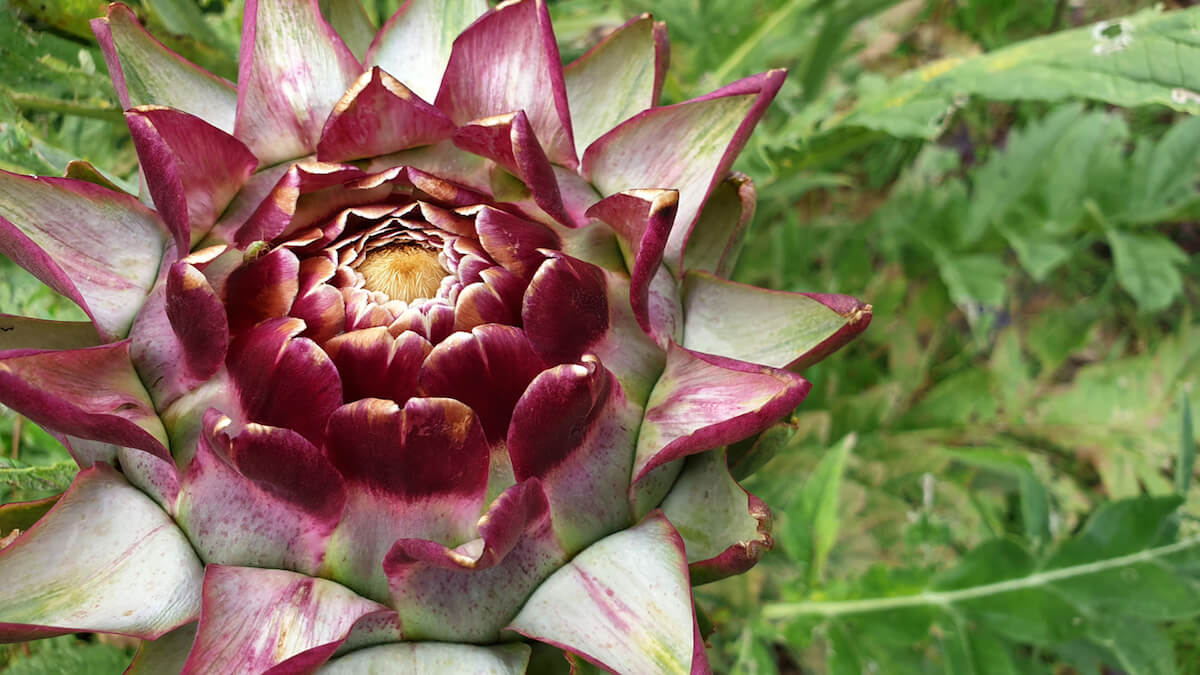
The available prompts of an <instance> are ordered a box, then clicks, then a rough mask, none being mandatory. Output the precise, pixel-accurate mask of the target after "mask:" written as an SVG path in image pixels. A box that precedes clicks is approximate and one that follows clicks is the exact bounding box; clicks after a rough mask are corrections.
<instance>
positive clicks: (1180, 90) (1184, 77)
mask: <svg viewBox="0 0 1200 675" xmlns="http://www.w3.org/2000/svg"><path fill="white" fill-rule="evenodd" d="M1198 26H1200V8H1193V9H1190V10H1183V11H1178V12H1162V11H1160V10H1146V11H1143V12H1139V13H1137V14H1135V15H1133V16H1130V17H1128V18H1126V19H1119V20H1115V21H1111V22H1106V23H1102V24H1096V25H1091V26H1085V27H1082V28H1078V29H1075V30H1069V31H1064V32H1061V33H1057V34H1054V35H1049V36H1046V37H1041V38H1035V39H1032V40H1027V41H1025V42H1020V43H1017V44H1015V45H1012V46H1009V47H1005V48H1003V49H999V50H996V51H994V52H990V53H988V54H984V55H982V56H976V57H967V58H950V59H943V60H941V61H937V62H934V63H931V64H929V65H927V66H925V67H923V68H919V69H917V70H914V71H911V72H909V73H906V74H905V75H903V76H901V77H899V78H897V79H896V80H894V81H893V82H892V83H891V84H889V85H888V86H887V87H884V88H882V89H881V90H877V91H874V92H872V93H871V94H870V95H866V96H863V97H861V98H860V99H859V100H858V101H857V103H856V104H855V105H854V106H853V107H851V108H850V109H848V110H847V111H846V112H845V113H844V114H843V115H842V116H841V117H839V118H837V119H836V120H834V121H833V122H832V123H830V124H828V125H827V127H826V128H834V127H837V126H861V127H867V128H870V129H878V130H881V131H885V132H887V133H889V134H892V135H894V136H915V137H920V138H934V137H936V136H937V135H938V134H939V133H940V132H941V130H942V128H943V124H944V121H945V118H946V116H947V114H948V113H949V112H950V111H952V110H953V109H954V108H955V107H956V106H957V105H960V104H961V103H962V102H963V101H964V99H966V98H967V97H971V96H978V97H982V98H985V99H994V100H1046V101H1060V100H1065V99H1072V98H1082V99H1091V100H1097V101H1103V102H1106V103H1112V104H1115V105H1121V106H1137V105H1146V104H1151V103H1157V104H1161V105H1165V106H1168V107H1171V108H1174V109H1176V110H1183V111H1187V112H1192V113H1195V112H1200V93H1197V92H1200V73H1197V72H1196V69H1195V68H1191V67H1189V66H1188V64H1194V63H1197V62H1200V41H1197V40H1196V39H1195V31H1196V29H1197V27H1198Z"/></svg>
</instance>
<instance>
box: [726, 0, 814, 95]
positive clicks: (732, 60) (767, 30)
mask: <svg viewBox="0 0 1200 675" xmlns="http://www.w3.org/2000/svg"><path fill="white" fill-rule="evenodd" d="M812 2H813V0H790V2H788V3H786V4H784V5H783V6H782V7H780V8H779V9H777V10H775V11H774V12H771V15H770V16H768V17H767V20H766V21H763V22H762V23H761V24H759V26H758V29H756V30H755V31H754V32H753V33H751V34H750V37H748V38H746V40H745V41H744V42H742V44H740V45H738V48H737V49H735V50H733V53H732V54H730V55H729V56H728V57H726V59H725V60H724V61H723V62H721V65H720V66H718V67H717V69H716V70H714V71H713V74H712V78H713V80H714V81H716V82H725V81H726V80H727V79H728V78H729V76H730V74H731V73H732V72H733V71H734V70H736V69H737V67H738V66H740V65H742V61H744V60H745V59H746V57H747V56H749V55H750V52H752V51H754V48H755V47H757V46H758V43H760V42H762V41H763V40H765V39H766V37H767V36H768V35H770V34H771V31H773V30H775V28H776V27H777V26H778V25H779V24H780V23H782V22H783V20H784V19H786V18H788V16H789V15H790V14H791V13H792V12H795V11H796V10H798V9H800V8H801V7H806V6H808V5H810V4H812Z"/></svg>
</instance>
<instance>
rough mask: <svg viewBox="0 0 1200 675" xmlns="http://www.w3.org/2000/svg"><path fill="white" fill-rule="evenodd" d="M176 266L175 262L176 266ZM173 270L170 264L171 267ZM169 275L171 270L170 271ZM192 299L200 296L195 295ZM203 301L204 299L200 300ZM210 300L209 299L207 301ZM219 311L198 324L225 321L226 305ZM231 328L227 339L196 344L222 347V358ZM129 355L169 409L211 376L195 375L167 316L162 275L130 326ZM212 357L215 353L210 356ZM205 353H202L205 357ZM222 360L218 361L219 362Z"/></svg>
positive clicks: (160, 404) (160, 405) (154, 394)
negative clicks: (188, 364) (131, 326)
mask: <svg viewBox="0 0 1200 675" xmlns="http://www.w3.org/2000/svg"><path fill="white" fill-rule="evenodd" d="M172 267H173V266H172ZM168 270H169V268H168ZM168 276H169V271H168ZM191 300H193V301H196V300H199V299H198V298H197V297H195V296H193V297H192V298H191ZM200 302H201V303H203V301H202V300H200ZM204 304H207V303H204ZM216 309H217V313H216V314H213V315H210V316H207V317H204V318H203V319H200V320H198V321H197V320H196V317H190V316H189V317H188V318H187V320H188V321H195V323H196V325H195V326H193V327H194V328H196V329H198V330H199V331H204V329H205V327H206V326H207V327H211V326H210V324H211V323H214V322H220V323H221V324H224V323H225V309H224V308H223V307H221V306H220V303H218V304H217V305H216ZM228 344H229V339H228V332H226V334H225V340H224V342H217V343H214V344H203V345H196V344H195V343H193V345H192V346H194V347H195V346H199V347H200V348H201V349H210V350H220V358H221V359H224V356H225V347H226V346H228ZM129 357H130V359H131V360H132V361H133V365H134V368H135V369H136V370H137V372H138V375H139V376H140V377H141V378H142V380H143V381H144V382H145V383H146V389H147V391H148V392H149V393H150V398H151V400H153V401H154V405H155V408H156V409H160V410H162V409H166V408H167V406H169V405H171V403H172V402H174V401H175V400H176V399H178V398H179V397H180V396H183V395H184V394H185V393H187V392H188V391H190V390H192V389H194V388H196V386H197V385H198V384H200V383H202V382H203V381H204V379H205V377H207V375H204V376H196V375H193V374H192V372H191V371H190V369H189V368H188V366H187V361H188V358H189V356H188V354H187V353H186V348H185V347H184V344H183V342H182V341H181V340H180V338H179V335H178V334H177V333H176V332H175V329H174V328H172V326H171V321H170V319H169V318H168V316H167V280H166V279H160V280H159V282H158V283H157V284H155V286H154V289H153V290H152V291H150V295H149V296H148V297H147V298H146V304H144V305H142V310H141V312H139V313H138V315H137V319H135V320H134V322H133V328H131V329H130V330H129ZM210 358H211V357H210ZM203 359H204V357H201V360H203ZM219 365H220V363H219V362H218V366H219Z"/></svg>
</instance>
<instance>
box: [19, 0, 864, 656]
mask: <svg viewBox="0 0 1200 675" xmlns="http://www.w3.org/2000/svg"><path fill="white" fill-rule="evenodd" d="M330 5H331V7H332V9H330V12H329V14H328V16H326V15H323V14H322V11H321V7H320V6H319V5H318V2H317V0H247V2H246V6H245V20H244V28H243V34H242V45H241V54H240V61H239V71H238V78H237V79H238V81H237V84H236V85H234V84H231V83H230V82H227V81H225V80H223V79H221V78H218V77H216V76H214V75H212V74H210V73H208V72H206V71H204V70H202V69H201V68H199V67H197V66H195V65H193V64H192V63H190V62H188V61H186V60H184V59H183V58H181V57H180V56H178V55H177V54H174V53H173V52H171V51H169V50H167V49H166V48H165V47H163V45H162V44H160V43H159V42H158V41H157V40H155V39H154V38H153V37H152V36H151V35H150V34H149V33H147V32H146V31H145V30H144V29H143V28H142V27H141V25H139V23H138V22H137V20H136V18H135V16H134V14H133V12H132V11H131V10H130V9H129V8H128V7H126V6H124V5H121V4H113V5H111V6H110V7H109V8H108V12H107V16H105V17H103V18H100V19H96V20H95V21H94V22H93V27H94V30H95V33H96V36H97V38H98V39H99V41H100V45H101V47H102V48H103V50H104V54H105V56H106V60H107V64H108V69H109V72H110V74H111V76H112V80H113V84H114V86H115V88H116V91H117V93H118V95H119V97H120V100H121V103H122V104H123V107H124V108H126V113H125V117H126V121H127V123H128V127H129V131H130V133H131V134H132V138H133V141H134V145H135V148H136V150H137V154H138V157H139V160H140V168H141V177H142V192H143V194H142V195H141V197H140V198H139V197H138V196H134V195H130V194H126V193H124V192H122V191H121V190H120V189H118V188H117V187H116V186H115V185H114V184H112V183H111V182H109V181H108V180H107V179H105V178H104V177H103V176H102V175H101V174H99V172H97V171H95V170H94V169H93V168H91V167H90V166H89V165H87V164H83V163H76V164H74V165H73V167H72V169H71V170H70V171H69V172H68V175H69V176H70V177H67V178H53V177H29V176H23V175H18V174H12V173H2V174H0V251H2V252H3V253H4V254H5V255H7V256H9V257H10V258H12V259H13V260H14V261H16V262H17V263H18V264H20V265H21V266H23V267H24V268H25V269H27V270H29V271H30V272H31V273H33V274H34V275H35V276H37V277H38V278H39V279H41V280H42V281H43V282H45V283H46V284H48V285H49V286H51V287H52V288H53V289H55V290H56V291H58V292H59V293H61V294H63V295H64V296H66V297H68V298H70V299H72V300H73V301H75V302H76V303H78V305H79V306H80V307H81V308H82V309H83V310H84V311H85V312H86V313H87V315H88V316H89V317H90V318H91V321H90V322H79V323H70V322H54V321H46V320H40V319H35V318H28V317H16V316H0V325H2V326H3V327H4V328H5V330H4V331H3V332H2V333H0V402H2V403H4V404H5V405H8V406H10V407H12V408H13V409H15V410H17V411H18V412H20V413H22V414H24V415H27V416H28V417H30V418H31V419H33V420H34V421H36V422H37V423H39V424H41V425H43V426H44V427H45V428H47V429H49V430H51V431H52V432H53V433H54V434H56V436H57V437H58V438H60V440H62V442H63V443H64V444H65V445H66V446H67V448H68V449H69V450H70V451H71V454H72V456H73V457H74V458H75V459H76V460H77V461H78V463H79V466H80V468H81V470H80V472H79V474H78V476H77V477H76V479H75V480H74V482H73V483H72V484H71V486H70V488H69V489H68V490H67V491H66V492H65V493H63V494H62V495H59V496H57V497H53V498H50V499H47V500H42V501H38V502H27V503H14V504H8V505H4V506H3V507H0V537H2V538H3V539H2V543H0V579H2V580H3V583H0V639H2V640H5V641H19V640H29V639H34V638H39V637H46V636H51V635H57V634H62V633H68V632H75V631H95V632H107V633H117V634H123V635H130V636H135V637H138V638H141V639H143V640H144V641H143V643H142V646H141V649H140V651H139V653H138V656H137V657H136V659H135V661H134V663H133V665H132V666H131V670H130V672H147V673H168V672H186V673H209V672H212V673H260V672H271V673H300V672H305V673H308V672H318V671H319V672H333V673H337V672H345V673H360V672H376V673H466V672H495V673H521V672H524V671H525V669H526V667H527V664H528V661H529V658H530V653H531V647H530V645H532V644H534V643H539V642H540V643H544V644H546V645H552V646H553V647H555V648H559V649H562V650H564V651H565V652H566V654H567V655H568V656H569V658H570V659H584V660H586V661H589V662H591V663H593V664H595V665H597V666H599V667H601V668H604V669H607V670H610V671H613V672H617V673H632V674H636V675H642V674H651V673H704V672H708V662H707V659H706V657H705V651H704V645H703V640H702V638H701V637H700V633H699V630H698V628H697V625H696V613H695V608H694V606H693V598H692V594H691V586H692V585H695V584H699V583H707V582H709V581H712V580H716V579H720V578H722V577H725V576H729V575H731V574H737V573H741V572H743V571H745V570H747V569H748V568H749V567H751V566H752V565H754V563H755V562H757V560H758V559H759V558H760V557H761V555H762V554H763V552H764V551H765V550H767V549H768V548H769V547H770V545H771V539H770V534H769V525H770V523H769V520H770V514H769V511H768V510H767V508H766V507H765V505H763V504H762V502H760V501H759V500H758V499H756V498H754V497H753V496H751V495H748V494H747V493H746V492H745V491H744V490H742V489H741V488H740V486H739V485H738V484H737V482H736V481H735V480H734V479H733V478H732V477H731V475H730V473H729V470H728V469H727V467H726V459H725V447H726V446H728V445H729V444H731V443H735V442H738V441H742V440H744V439H747V438H750V437H752V436H753V435H755V434H757V433H759V432H761V431H762V430H763V429H765V428H766V427H767V426H769V425H771V424H773V423H775V422H776V421H778V420H779V419H781V418H782V417H784V416H786V415H787V414H789V413H790V411H792V409H794V408H795V407H796V406H797V405H798V404H799V403H800V401H801V400H802V399H803V398H804V396H805V394H806V393H807V391H808V389H809V384H808V383H807V382H806V381H805V380H804V379H803V378H802V377H801V376H800V375H798V374H797V372H798V371H799V370H800V369H802V368H803V367H806V366H808V365H810V364H812V363H814V362H816V361H817V360H819V359H821V358H823V357H824V356H825V355H827V354H829V353H830V352H832V351H833V350H834V349H836V348H837V347H839V346H840V345H842V344H843V343H845V342H846V341H847V340H849V339H850V338H851V337H853V336H854V335H855V334H857V333H858V332H859V331H861V330H862V329H863V328H865V327H866V325H867V323H869V321H870V307H869V306H868V305H863V304H861V303H859V302H858V301H856V300H853V299H851V298H848V297H845V296H834V295H820V294H801V293H785V292H776V291H768V290H763V289H759V288H754V287H750V286H746V285H743V284H739V283H735V282H732V281H730V280H729V279H728V277H729V275H730V272H731V270H732V267H733V265H734V261H735V259H736V256H737V252H738V249H739V247H740V242H741V239H742V237H743V235H744V233H745V229H746V226H747V224H748V221H749V219H750V217H751V215H752V213H753V209H754V203H755V192H754V188H753V185H752V184H751V183H750V181H749V180H748V179H747V178H745V177H744V176H740V175H737V174H731V173H730V167H731V165H732V163H733V160H734V158H735V157H736V155H737V153H738V152H739V151H740V150H741V148H742V147H743V145H744V144H745V141H746V138H747V136H748V135H749V133H750V131H751V129H752V127H753V126H754V125H755V124H756V123H757V121H758V120H759V118H760V117H761V116H762V114H763V112H764V109H765V107H766V106H767V105H768V103H769V102H770V101H771V99H772V98H773V97H774V95H775V93H776V92H777V90H778V89H779V87H780V85H781V83H782V81H783V78H784V74H783V72H781V71H773V72H768V73H764V74H761V75H757V76H754V77H749V78H746V79H744V80H740V81H738V82H734V83H733V84H730V85H728V86H726V87H723V88H721V89H719V90H717V91H714V92H712V93H711V94H708V95H706V96H702V97H700V98H697V99H694V100H690V101H686V102H684V103H679V104H677V105H670V106H658V105H657V102H658V98H659V92H660V90H661V88H662V83H663V78H664V73H665V69H666V61H667V58H666V57H667V42H666V31H665V28H664V27H663V25H662V24H659V23H656V22H655V21H654V20H653V19H652V18H651V17H649V16H642V17H637V18H634V19H633V20H631V21H629V22H628V23H626V24H625V25H623V26H621V27H620V28H619V29H617V30H616V31H614V32H613V33H611V34H610V35H609V36H608V37H606V38H605V39H604V40H603V41H602V42H600V43H599V44H598V45H596V46H595V47H594V48H593V49H592V50H591V51H589V52H587V53H586V54H585V55H583V56H582V57H581V58H579V59H578V60H577V61H575V62H573V63H571V64H569V65H567V66H565V67H564V66H563V65H562V62H561V59H560V57H559V53H558V47H557V45H556V42H555V38H554V34H553V32H552V30H551V26H550V20H549V15H548V13H547V9H546V4H545V2H544V0H517V1H514V2H504V3H501V4H500V5H499V6H496V7H492V8H490V7H489V6H488V4H487V2H486V1H485V0H448V1H445V2H442V1H434V0H408V2H406V3H404V5H403V6H402V7H401V9H400V10H399V11H398V12H397V13H396V14H395V15H394V16H392V17H391V18H390V19H389V20H388V21H387V22H386V23H385V24H384V25H383V26H382V28H381V29H379V30H378V31H376V30H375V29H374V28H373V27H372V26H371V25H370V23H369V22H368V21H367V20H366V18H365V15H364V14H363V13H362V11H361V7H359V5H358V3H357V1H356V0H345V1H344V2H340V3H338V2H335V3H330ZM563 663H564V665H565V662H563Z"/></svg>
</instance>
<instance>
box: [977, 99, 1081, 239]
mask: <svg viewBox="0 0 1200 675" xmlns="http://www.w3.org/2000/svg"><path fill="white" fill-rule="evenodd" d="M1084 119H1087V118H1085V116H1084V111H1083V106H1082V105H1065V106H1061V107H1059V108H1057V109H1056V110H1054V111H1053V112H1051V113H1050V114H1049V115H1047V116H1046V117H1044V118H1043V119H1041V120H1039V121H1038V123H1037V124H1031V125H1029V126H1027V127H1025V128H1024V129H1022V130H1014V131H1013V132H1011V133H1010V134H1009V139H1008V143H1007V144H1006V145H1005V148H1004V150H1003V151H1002V152H999V153H997V154H994V155H992V157H991V158H989V160H988V161H987V162H986V163H984V164H983V165H981V166H980V167H979V168H978V169H976V170H975V171H974V172H973V173H972V188H971V206H970V209H969V210H968V212H967V219H966V222H965V223H963V224H962V234H961V237H962V238H961V241H962V243H963V244H964V245H970V244H973V243H975V242H977V241H978V240H979V239H980V237H982V236H983V235H984V233H985V232H986V231H987V228H988V227H989V226H990V225H993V224H995V223H998V222H1000V220H1001V219H1002V218H1003V217H1004V216H1005V215H1006V214H1007V213H1008V212H1009V211H1010V210H1011V209H1012V207H1013V205H1014V204H1016V203H1017V202H1018V201H1019V200H1020V199H1021V198H1022V197H1024V196H1025V195H1026V194H1027V193H1028V192H1029V191H1030V188H1031V187H1033V185H1034V184H1035V183H1036V182H1037V181H1038V179H1039V178H1040V176H1039V173H1038V171H1036V167H1038V166H1039V165H1041V164H1042V163H1044V162H1045V161H1046V158H1047V157H1048V156H1050V155H1052V154H1053V151H1054V149H1055V147H1056V146H1057V145H1058V144H1059V143H1063V142H1065V140H1066V139H1069V138H1071V136H1072V133H1071V132H1072V130H1078V129H1084V130H1087V131H1089V132H1090V131H1091V128H1092V125H1086V126H1085V125H1081V120H1084ZM1076 133H1078V131H1076Z"/></svg>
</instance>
